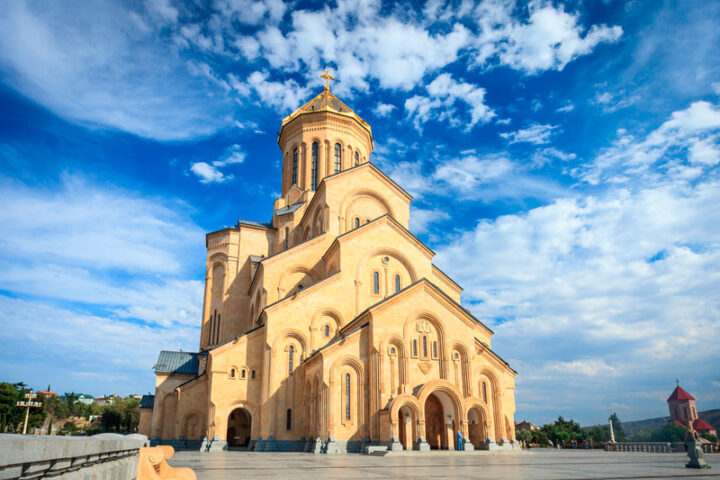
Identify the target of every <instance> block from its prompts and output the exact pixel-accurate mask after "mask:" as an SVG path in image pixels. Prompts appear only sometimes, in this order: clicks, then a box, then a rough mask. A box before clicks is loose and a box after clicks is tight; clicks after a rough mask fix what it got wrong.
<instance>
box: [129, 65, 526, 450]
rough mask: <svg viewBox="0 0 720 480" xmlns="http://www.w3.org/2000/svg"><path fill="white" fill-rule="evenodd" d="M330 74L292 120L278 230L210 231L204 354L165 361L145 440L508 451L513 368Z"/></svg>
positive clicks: (246, 224) (254, 226)
mask: <svg viewBox="0 0 720 480" xmlns="http://www.w3.org/2000/svg"><path fill="white" fill-rule="evenodd" d="M323 78H325V89H324V90H323V91H322V92H321V93H320V94H319V95H317V96H316V97H315V98H313V99H312V100H310V101H309V102H308V103H306V104H305V105H303V106H302V107H300V108H299V109H298V110H296V111H295V112H293V113H292V114H290V115H289V116H287V117H285V118H284V119H283V121H282V125H281V127H280V132H279V133H278V146H279V147H280V151H281V154H282V185H281V196H280V197H279V198H277V199H276V200H275V203H274V206H273V215H272V219H271V221H270V222H269V223H262V222H257V221H252V220H239V221H238V222H237V224H236V225H234V226H232V227H229V228H224V229H222V230H218V231H215V232H211V233H208V234H207V236H206V247H207V270H206V275H205V295H204V304H203V310H202V329H201V335H200V346H199V351H198V352H170V351H162V352H160V355H159V357H158V360H157V363H156V365H155V367H154V368H155V379H156V382H155V395H154V396H153V395H147V396H145V397H143V399H142V402H141V420H140V431H141V433H144V434H146V435H148V436H149V437H150V438H151V439H152V440H153V442H155V443H156V444H170V445H173V446H175V447H176V448H192V449H199V450H203V451H218V450H228V449H236V448H237V449H247V450H253V451H306V452H315V453H327V454H331V453H345V452H359V451H364V447H365V446H372V445H375V446H383V445H386V446H387V447H388V449H389V450H429V449H449V450H453V449H456V448H457V443H458V438H460V439H462V440H463V441H464V444H465V448H464V449H465V450H474V449H485V450H493V449H511V448H513V447H514V446H515V445H516V444H515V441H514V438H515V424H514V413H515V394H514V385H515V380H514V378H515V375H516V372H515V371H514V370H513V369H512V368H511V367H510V366H509V365H508V363H507V362H505V361H504V360H503V359H502V358H501V357H500V356H499V355H498V354H496V353H495V352H494V351H493V350H492V348H491V337H492V335H493V332H492V330H490V329H489V328H488V327H487V326H485V325H484V324H483V323H482V322H481V321H479V320H478V319H476V318H475V317H474V316H473V315H472V314H471V313H470V312H469V311H467V310H466V309H465V308H463V307H462V306H461V305H460V295H461V293H462V288H461V287H460V286H459V285H458V284H457V283H455V282H454V281H453V280H452V279H451V278H450V277H449V276H448V275H447V274H445V273H444V272H443V271H442V270H440V269H439V268H438V267H437V266H435V264H433V257H434V255H435V254H434V252H433V251H432V250H431V249H430V248H428V247H427V246H426V245H424V244H423V243H422V242H421V241H420V240H418V238H417V237H415V236H414V235H413V234H412V233H411V232H410V231H409V229H408V223H409V220H410V202H411V201H412V196H411V195H410V194H408V193H407V192H406V191H405V190H403V189H402V187H401V186H400V185H398V184H397V183H395V182H394V181H393V180H391V179H390V178H389V177H388V176H386V175H385V174H384V173H383V172H382V171H380V170H379V169H378V168H377V167H376V166H375V165H373V164H372V163H371V162H370V154H371V153H372V151H373V136H372V131H371V129H370V125H368V124H367V122H365V121H364V120H363V119H362V118H360V116H358V115H357V114H356V113H355V112H354V111H353V110H352V109H350V108H349V107H348V106H347V105H346V104H345V103H343V102H342V101H341V100H339V99H338V98H337V97H336V96H335V95H333V94H332V93H331V92H330V89H329V86H328V81H329V80H330V79H332V78H333V77H331V76H329V75H328V73H327V71H326V73H325V75H323ZM478 268H482V266H481V265H478Z"/></svg>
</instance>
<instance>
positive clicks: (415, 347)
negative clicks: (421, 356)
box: [413, 340, 417, 357]
mask: <svg viewBox="0 0 720 480" xmlns="http://www.w3.org/2000/svg"><path fill="white" fill-rule="evenodd" d="M413 357H417V340H413Z"/></svg>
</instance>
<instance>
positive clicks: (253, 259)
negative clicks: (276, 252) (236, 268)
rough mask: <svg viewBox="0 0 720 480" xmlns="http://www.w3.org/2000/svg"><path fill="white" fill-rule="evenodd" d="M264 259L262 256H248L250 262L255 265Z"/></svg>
mask: <svg viewBox="0 0 720 480" xmlns="http://www.w3.org/2000/svg"><path fill="white" fill-rule="evenodd" d="M264 258H265V257H263V256H262V255H250V261H251V262H255V263H260V262H262V261H263V259H264Z"/></svg>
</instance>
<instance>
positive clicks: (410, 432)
mask: <svg viewBox="0 0 720 480" xmlns="http://www.w3.org/2000/svg"><path fill="white" fill-rule="evenodd" d="M416 424H417V419H416V418H415V414H414V412H413V410H412V409H411V408H410V407H408V406H403V407H400V410H398V436H399V440H400V443H401V444H402V446H403V448H404V449H405V450H412V449H413V445H414V444H415V442H416V441H417V439H416V438H415V425H416Z"/></svg>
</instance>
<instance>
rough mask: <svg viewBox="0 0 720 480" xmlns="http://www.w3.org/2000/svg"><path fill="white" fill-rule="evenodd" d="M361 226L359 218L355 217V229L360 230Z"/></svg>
mask: <svg viewBox="0 0 720 480" xmlns="http://www.w3.org/2000/svg"><path fill="white" fill-rule="evenodd" d="M359 226H360V219H359V218H358V217H355V228H358V227H359Z"/></svg>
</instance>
